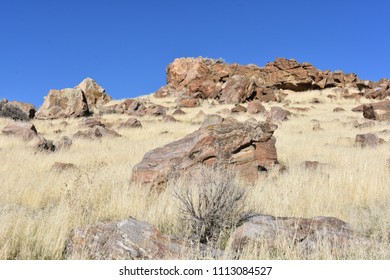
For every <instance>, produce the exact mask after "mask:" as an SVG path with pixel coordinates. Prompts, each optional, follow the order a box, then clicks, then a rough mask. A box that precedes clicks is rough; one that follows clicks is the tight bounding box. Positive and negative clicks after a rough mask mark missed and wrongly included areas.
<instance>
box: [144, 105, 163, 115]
mask: <svg viewBox="0 0 390 280" xmlns="http://www.w3.org/2000/svg"><path fill="white" fill-rule="evenodd" d="M166 112H167V107H164V106H161V105H156V104H152V105H149V107H148V108H147V109H145V113H146V115H151V116H165V114H166Z"/></svg>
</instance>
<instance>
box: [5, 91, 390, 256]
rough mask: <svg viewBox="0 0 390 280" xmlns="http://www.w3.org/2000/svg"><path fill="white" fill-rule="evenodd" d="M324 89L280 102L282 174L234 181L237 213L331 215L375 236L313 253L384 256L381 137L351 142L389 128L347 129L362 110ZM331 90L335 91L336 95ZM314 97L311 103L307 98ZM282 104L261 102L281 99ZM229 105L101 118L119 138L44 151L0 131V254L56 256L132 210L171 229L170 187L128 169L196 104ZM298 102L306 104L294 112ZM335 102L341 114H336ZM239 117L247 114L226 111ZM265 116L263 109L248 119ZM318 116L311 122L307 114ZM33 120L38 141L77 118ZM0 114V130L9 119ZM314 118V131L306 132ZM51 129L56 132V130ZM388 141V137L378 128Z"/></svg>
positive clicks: (177, 130)
mask: <svg viewBox="0 0 390 280" xmlns="http://www.w3.org/2000/svg"><path fill="white" fill-rule="evenodd" d="M329 93H332V92H331V91H330V90H326V91H313V92H307V93H296V94H290V95H289V96H288V99H290V101H291V103H290V104H289V106H287V107H286V109H289V110H290V111H291V112H293V113H294V115H293V116H291V117H290V120H288V121H287V122H283V123H281V124H279V128H278V130H277V131H276V132H275V136H276V138H277V143H276V145H277V151H278V158H279V161H280V162H281V163H282V164H284V165H285V166H286V168H287V169H286V171H285V172H284V173H278V172H270V173H269V174H267V175H264V176H263V177H262V178H261V179H260V180H259V181H258V182H257V183H256V184H254V185H247V186H245V185H243V187H245V189H246V192H247V197H248V199H247V200H246V205H244V210H254V211H256V212H259V213H262V214H270V215H275V216H297V217H312V216H333V217H337V218H340V219H342V220H344V221H346V222H348V223H350V224H351V226H352V227H353V229H354V230H355V231H356V232H357V233H359V234H361V235H364V236H368V237H371V238H373V239H375V240H376V241H377V246H376V247H375V248H372V250H370V251H367V250H362V249H361V248H359V246H357V247H356V248H354V250H352V251H348V252H339V254H338V255H337V256H335V255H334V254H331V253H329V251H328V250H326V248H325V249H324V250H322V251H321V252H319V253H318V256H316V258H319V259H331V258H350V259H359V258H363V259H368V258H373V259H389V258H390V248H389V233H390V218H389V217H390V185H389V182H390V180H389V179H390V170H389V165H388V159H389V158H390V157H389V155H390V154H389V144H384V145H382V146H379V147H376V148H365V149H362V148H359V147H356V146H355V145H354V138H355V135H356V134H358V133H367V132H374V133H379V132H380V131H382V130H384V129H390V128H389V123H375V126H373V127H367V128H356V127H354V121H356V120H357V121H358V122H360V123H362V122H365V121H366V120H364V119H363V117H362V116H361V114H359V113H354V112H351V108H353V107H354V106H357V105H358V104H360V102H363V101H364V100H361V101H360V102H357V101H352V100H344V99H341V98H339V97H338V98H337V99H329V98H327V97H326V96H327V94H329ZM336 95H337V94H336ZM142 98H143V99H144V100H146V101H150V102H154V103H160V104H162V105H166V106H169V107H170V109H169V111H168V113H172V112H173V108H172V107H173V106H174V101H173V99H155V98H153V97H151V96H144V97H142ZM310 98H318V99H319V100H320V102H322V103H319V104H311V103H310V102H309V100H310ZM281 105H282V104H278V103H276V104H275V103H274V104H266V108H267V109H269V107H270V106H281ZM231 107H232V105H217V106H214V105H211V102H210V101H204V102H203V104H202V107H201V108H195V109H187V110H185V111H186V112H187V114H186V115H183V116H176V117H177V119H178V120H179V121H178V122H176V123H163V122H161V121H160V120H159V118H156V117H141V118H140V121H141V122H142V125H143V128H140V129H118V128H117V124H118V123H119V122H120V120H121V119H123V120H125V119H126V117H125V116H123V115H105V116H103V122H105V123H106V124H107V125H108V126H112V128H113V129H115V130H116V131H118V132H119V133H120V134H121V135H122V137H120V138H103V139H101V140H95V141H89V140H82V139H75V140H74V143H73V145H72V146H71V148H70V149H69V150H63V151H58V152H56V153H53V154H46V153H40V152H36V151H35V150H34V148H33V147H32V144H31V143H26V142H23V141H22V140H20V139H18V138H15V137H10V136H5V135H2V134H0V158H1V164H0V193H1V196H0V259H61V258H62V257H63V256H62V252H63V248H64V244H65V240H66V238H67V235H68V233H69V231H70V230H71V229H72V228H74V227H82V226H84V225H86V224H94V223H96V222H98V221H112V220H120V219H125V218H127V217H129V216H132V217H134V218H136V219H140V220H144V221H148V222H150V223H152V224H154V225H156V226H157V227H158V228H160V229H161V230H162V231H163V232H164V233H168V234H178V233H179V231H180V226H179V219H178V215H177V213H178V207H179V206H178V203H177V200H175V199H174V191H175V188H181V186H178V185H176V186H170V187H168V188H167V189H166V190H165V191H163V192H161V193H156V192H154V191H152V190H149V189H147V188H145V187H141V186H137V185H133V184H130V183H129V179H130V177H131V170H132V167H133V166H134V165H135V164H137V163H138V162H139V161H140V160H141V159H142V157H143V155H144V154H145V153H146V152H147V151H149V150H151V149H153V148H156V147H159V146H161V145H164V144H166V143H169V142H171V141H174V140H177V139H180V138H181V137H183V136H185V135H187V134H188V133H190V132H192V131H194V130H196V129H197V128H198V127H199V124H197V123H193V122H191V121H192V120H193V118H194V117H195V115H196V114H197V112H198V111H199V110H200V109H201V110H203V111H204V112H206V113H216V112H217V111H219V110H221V109H223V108H231ZM296 107H299V108H308V109H309V110H308V111H307V112H302V110H300V109H297V108H296ZM334 107H343V108H344V109H345V110H346V111H345V112H340V113H335V112H333V108H334ZM235 117H236V118H237V119H239V120H241V121H243V120H245V119H248V118H250V117H253V116H252V115H249V114H241V115H238V116H235ZM255 118H257V119H258V120H264V119H265V116H262V115H259V116H255ZM315 120H317V121H315ZM62 121H63V120H53V121H39V120H33V123H34V124H35V126H36V128H37V130H38V131H39V132H40V133H41V134H42V135H43V136H44V137H45V138H47V139H52V140H58V139H60V138H61V136H64V135H67V136H72V135H73V134H74V133H75V132H76V131H78V130H80V129H82V128H80V127H78V125H79V120H74V119H69V120H66V121H67V122H68V123H69V124H68V125H67V126H65V125H64V124H62V123H61V122H62ZM10 122H11V121H10V120H7V119H0V128H2V127H4V126H5V125H6V124H8V123H10ZM317 122H319V123H320V126H321V128H323V130H322V131H313V129H312V128H313V125H314V124H315V123H317ZM58 130H60V132H58ZM378 135H379V136H380V137H382V138H384V140H386V141H389V140H390V139H389V138H390V136H389V134H386V133H382V134H378ZM305 160H311V161H313V160H315V161H319V162H321V163H324V166H322V167H320V168H319V169H318V170H315V171H311V170H306V169H304V168H303V167H302V166H301V163H302V161H305ZM55 162H64V163H73V164H75V165H76V168H75V169H69V170H65V171H63V172H61V173H58V172H55V171H52V170H51V166H52V165H53V164H54V163H55ZM280 246H281V250H280V251H278V252H276V253H275V252H269V251H265V250H263V248H262V247H259V246H257V247H256V246H254V247H248V248H247V250H246V251H245V253H244V254H243V255H242V258H244V259H248V258H276V259H294V258H297V254H295V252H294V249H293V248H289V247H288V246H287V245H285V244H280Z"/></svg>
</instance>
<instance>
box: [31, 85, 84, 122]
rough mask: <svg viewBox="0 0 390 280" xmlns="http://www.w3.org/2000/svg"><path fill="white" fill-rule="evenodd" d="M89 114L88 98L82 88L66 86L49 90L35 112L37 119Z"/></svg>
mask: <svg viewBox="0 0 390 280" xmlns="http://www.w3.org/2000/svg"><path fill="white" fill-rule="evenodd" d="M88 114H89V110H88V104H87V99H86V97H85V95H84V92H83V91H82V90H81V89H75V88H66V89H61V90H56V89H52V90H50V91H49V94H48V96H46V97H45V101H44V102H43V104H42V106H41V107H40V108H39V109H38V111H37V112H36V114H35V117H36V118H37V119H42V120H46V119H58V118H69V117H82V116H86V115H88Z"/></svg>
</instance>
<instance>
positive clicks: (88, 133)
mask: <svg viewBox="0 0 390 280" xmlns="http://www.w3.org/2000/svg"><path fill="white" fill-rule="evenodd" d="M106 136H109V137H120V135H119V134H118V133H117V132H115V131H114V130H110V129H108V128H105V127H102V126H95V127H93V128H90V129H87V130H84V131H78V132H77V133H76V134H74V135H73V138H84V139H91V140H92V139H98V138H102V137H106Z"/></svg>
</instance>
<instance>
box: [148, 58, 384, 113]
mask: <svg viewBox="0 0 390 280" xmlns="http://www.w3.org/2000/svg"><path fill="white" fill-rule="evenodd" d="M166 74H167V85H165V86H164V87H162V88H161V89H160V90H158V91H157V92H156V93H155V96H156V97H165V96H176V97H177V100H178V101H177V102H182V100H185V102H188V100H191V102H190V104H191V106H193V105H194V104H197V103H196V101H194V99H208V98H212V99H217V100H218V101H219V102H220V103H232V104H235V103H243V102H246V101H251V100H259V101H261V102H267V101H278V100H280V99H282V98H283V94H281V92H280V91H281V90H293V91H307V90H312V89H324V88H334V87H337V88H342V89H349V88H353V89H355V90H356V91H357V92H361V94H362V95H363V94H364V92H366V91H368V90H370V89H371V87H372V86H373V83H371V82H369V81H362V80H359V79H358V77H357V76H356V75H355V74H344V73H343V72H342V71H335V72H331V71H329V70H327V71H321V70H319V69H317V68H315V67H314V66H313V65H311V64H310V63H306V62H305V63H298V62H297V61H295V60H294V59H284V58H277V59H275V61H273V62H269V63H267V64H266V65H265V66H264V67H258V66H256V65H238V64H235V63H234V64H226V63H224V62H223V61H221V60H214V59H207V58H202V57H198V58H178V59H175V60H174V61H173V62H172V63H171V64H169V65H168V66H167V70H166ZM382 84H384V85H383V86H382ZM382 84H381V90H380V92H381V93H380V94H379V95H380V96H383V95H384V94H383V92H387V89H388V87H387V85H386V83H385V82H383V83H382ZM366 95H367V96H368V97H372V98H376V97H377V96H376V95H375V96H374V94H371V93H370V94H368V93H367V94H366Z"/></svg>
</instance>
